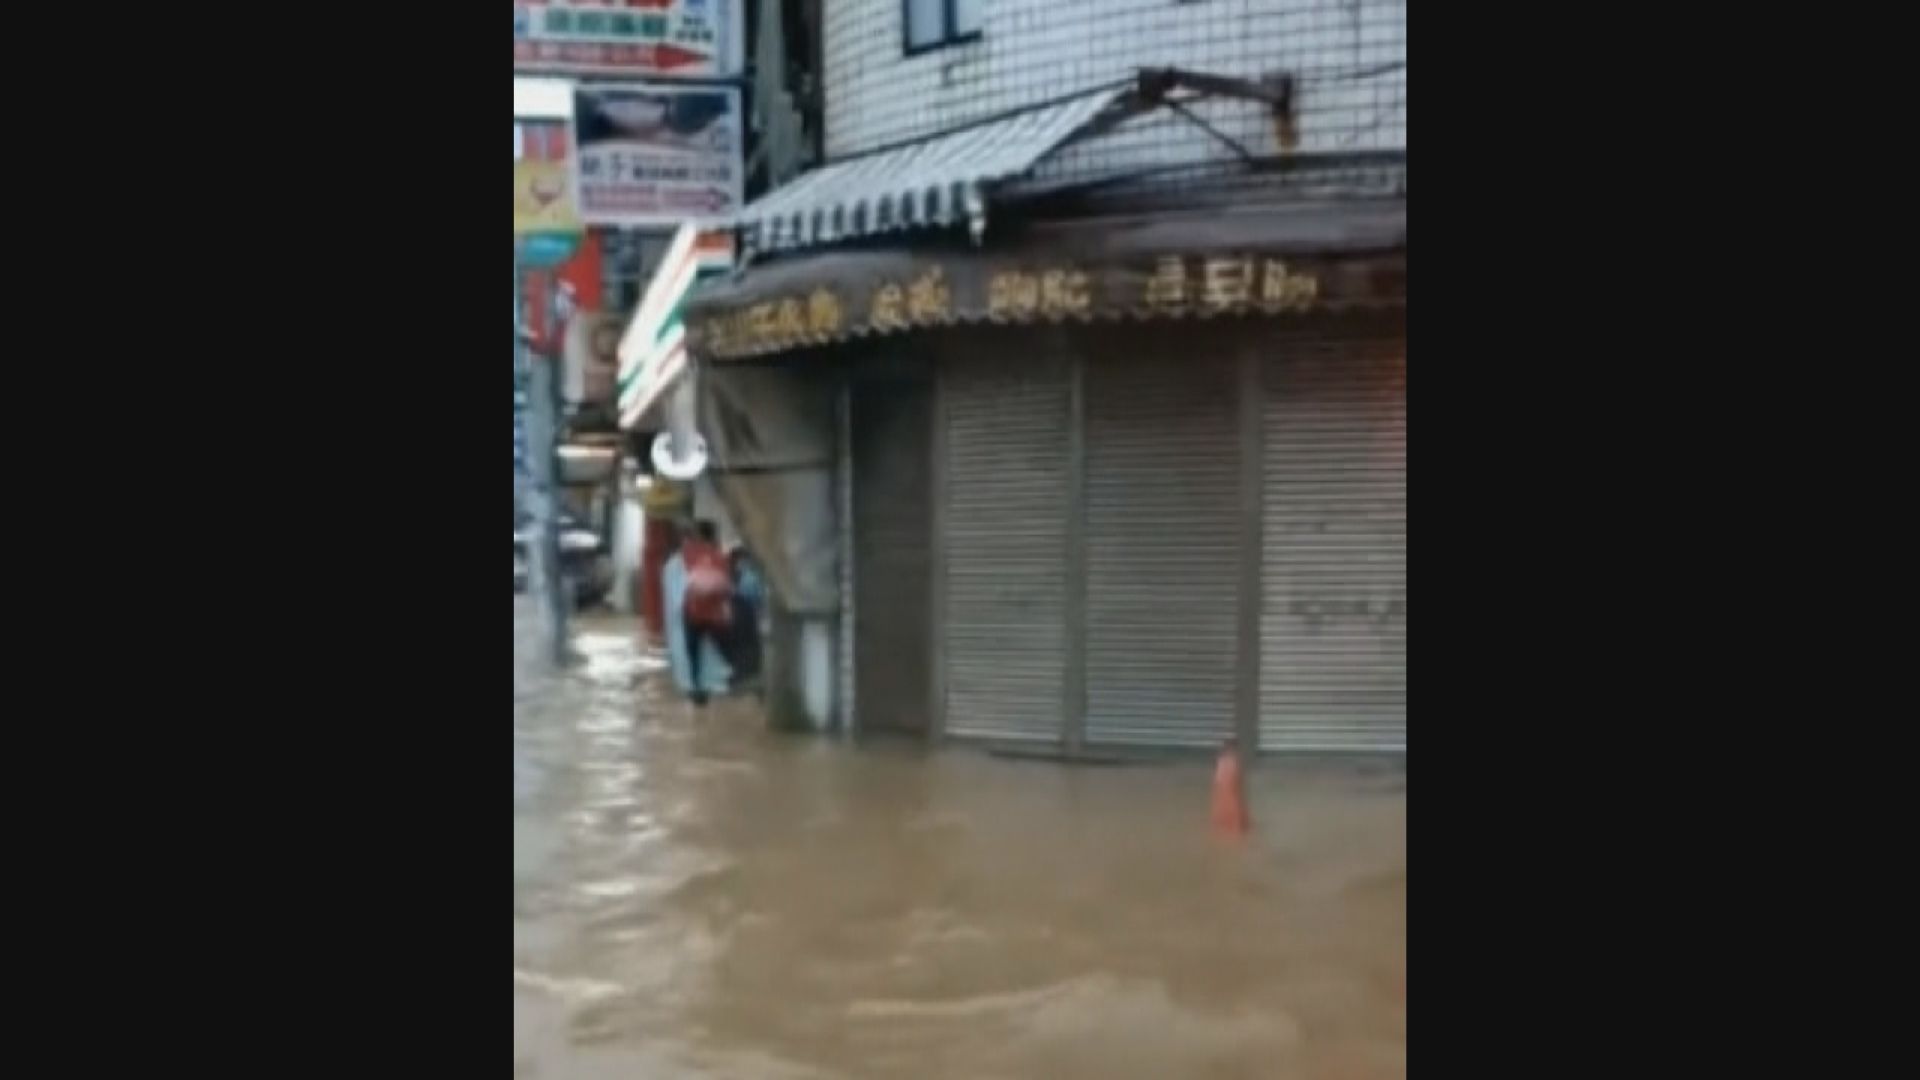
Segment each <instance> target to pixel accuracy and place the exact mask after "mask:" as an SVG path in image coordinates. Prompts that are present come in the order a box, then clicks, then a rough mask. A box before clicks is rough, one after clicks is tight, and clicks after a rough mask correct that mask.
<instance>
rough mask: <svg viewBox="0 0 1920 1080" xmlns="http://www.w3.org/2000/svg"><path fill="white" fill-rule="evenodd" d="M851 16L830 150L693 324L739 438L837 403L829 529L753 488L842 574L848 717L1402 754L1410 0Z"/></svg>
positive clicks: (1023, 5) (1005, 736) (781, 535)
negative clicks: (796, 522) (804, 528)
mask: <svg viewBox="0 0 1920 1080" xmlns="http://www.w3.org/2000/svg"><path fill="white" fill-rule="evenodd" d="M822 18H823V30H824V35H823V47H822V55H823V57H824V72H823V85H824V88H825V92H824V109H825V119H826V123H825V149H826V164H825V165H824V166H822V167H821V168H819V169H816V170H813V171H811V172H809V173H807V174H805V175H803V176H801V177H799V178H797V179H795V180H794V181H793V182H791V183H789V184H787V185H785V186H783V187H782V188H780V189H778V190H775V191H773V192H771V193H769V194H768V195H766V196H765V197H763V198H761V199H759V200H757V201H756V202H754V203H753V204H752V205H750V206H749V207H748V208H747V209H746V211H745V212H743V213H742V214H741V215H740V216H739V217H738V218H737V219H736V220H735V221H734V223H733V224H734V227H735V229H736V230H737V235H738V239H739V242H740V245H741V250H742V253H743V257H744V261H745V263H746V266H747V268H746V270H745V271H744V272H742V273H739V274H737V275H736V276H735V277H734V278H733V279H732V280H731V281H730V282H728V283H727V284H725V285H722V286H719V287H715V288H712V289H708V290H706V291H704V292H703V293H702V294H701V295H700V296H699V297H697V298H696V300H695V301H694V303H693V304H692V305H691V307H690V313H689V318H688V342H689V349H690V352H691V354H692V355H693V357H694V359H695V361H696V363H697V364H699V366H700V369H701V371H702V379H701V382H702V386H703V388H707V387H711V394H710V395H708V396H709V397H710V398H711V400H709V401H708V402H707V411H706V412H705V413H704V414H703V418H702V425H703V433H704V434H705V435H706V436H707V437H708V439H709V440H710V441H713V442H714V443H715V444H716V447H717V453H716V458H717V459H725V458H728V457H732V458H735V459H738V460H745V459H747V458H750V457H752V456H753V455H756V454H757V455H759V459H758V460H774V459H780V458H781V457H782V451H781V450H780V448H779V447H778V446H772V445H769V442H770V440H769V438H768V434H767V433H769V432H792V433H794V434H793V435H792V436H791V440H792V441H793V443H794V445H796V446H798V445H799V444H800V443H805V442H813V443H816V444H817V443H822V442H826V441H827V440H825V439H823V438H821V433H820V432H819V431H817V430H812V429H813V428H819V427H821V426H823V425H829V424H830V425H831V426H832V432H831V440H830V444H831V447H832V452H831V455H830V456H831V461H832V467H833V483H832V484H831V491H830V493H821V494H820V495H818V496H815V498H816V501H817V500H824V499H830V501H831V505H830V506H829V507H827V508H826V514H825V516H826V518H827V519H828V520H830V521H831V522H832V523H833V528H832V529H831V530H830V539H829V540H826V541H824V542H822V541H816V542H814V543H812V544H811V545H809V544H807V543H802V542H797V540H796V537H795V536H794V535H793V530H792V529H790V528H788V527H787V525H786V524H785V523H786V522H787V521H788V520H789V519H790V518H792V517H793V516H795V515H798V516H804V517H809V518H812V517H816V516H818V515H817V514H815V513H814V510H813V508H805V507H802V506H800V503H801V501H803V500H800V499H797V498H795V497H794V495H793V493H792V492H788V493H786V494H785V495H783V497H781V498H779V499H773V498H768V497H767V496H766V495H765V494H764V493H765V492H767V491H768V490H769V488H768V481H767V480H766V478H765V476H764V475H756V476H755V477H754V478H753V479H752V480H751V482H749V480H748V478H747V477H744V476H743V477H741V478H739V479H737V480H734V481H731V482H730V481H728V480H726V479H725V478H724V477H723V479H722V483H721V486H722V489H723V490H726V491H728V492H729V499H730V500H731V501H737V502H741V503H750V504H754V505H751V506H746V507H743V508H741V509H737V510H736V513H735V517H736V519H737V520H741V521H751V522H758V523H759V524H758V529H759V531H760V535H759V536H756V537H750V538H751V539H753V540H754V542H755V543H756V546H763V547H771V548H777V549H780V551H781V553H782V557H783V558H784V559H785V561H786V562H787V563H789V564H791V565H789V566H787V567H785V568H784V569H785V572H786V577H787V578H788V580H789V581H790V582H794V583H800V582H803V581H812V582H815V583H816V585H815V587H812V588H809V589H802V588H801V587H800V586H799V585H798V584H796V585H795V591H796V593H797V592H800V591H805V592H808V593H809V598H808V600H807V601H806V603H805V606H806V608H807V610H809V611H811V612H814V613H816V614H818V613H823V612H824V611H825V610H827V609H829V608H830V611H831V615H832V618H833V624H834V627H835V639H836V657H835V660H836V665H835V667H836V670H837V673H838V677H837V680H836V685H835V686H834V688H833V690H834V693H833V712H834V714H835V715H836V716H837V717H838V719H839V722H840V723H841V724H842V725H843V726H845V727H846V728H847V729H849V730H853V731H857V732H876V731H898V732H906V733H915V734H922V735H927V736H933V737H942V738H952V739H968V740H978V741H983V742H994V743H998V742H1020V743H1030V744H1044V745H1046V746H1051V747H1058V748H1060V749H1061V750H1062V751H1063V752H1065V753H1068V754H1091V753H1096V752H1100V751H1102V750H1105V749H1108V748H1112V749H1126V748H1183V747H1184V748H1206V747H1212V746H1216V745H1218V744H1219V742H1220V741H1221V740H1222V739H1224V738H1227V737H1229V736H1235V737H1238V738H1239V739H1240V741H1241V743H1242V745H1247V746H1253V747H1257V748H1259V749H1261V750H1264V751H1272V752H1386V753H1397V752H1402V751H1404V749H1405V746H1406V698H1405V687H1406V666H1405V655H1406V556H1405V551H1406V546H1405V545H1406V496H1405V492H1406V487H1405V483H1406V451H1405V446H1406V443H1405V432H1406V367H1405V329H1404V327H1405V320H1404V305H1405V243H1406V241H1405V221H1406V217H1405V184H1406V162H1405V140H1406V45H1405V42H1406V33H1405V25H1406V24H1405V5H1404V0H1400V2H1386V0H1317V2H1315V0H1197V2H1176V0H1060V2H1053V3H1048V2H1045V0H827V2H826V3H825V5H824V10H823V15H822ZM772 386H778V387H779V389H778V391H777V392H775V391H773V390H771V389H769V388H770V387H772ZM742 416H744V417H746V418H747V419H746V421H744V422H743V421H742V420H741V419H740V417H742ZM809 417H817V418H825V419H812V420H810V419H808V418H809ZM809 425H811V427H809ZM742 431H745V432H747V433H748V434H749V435H751V438H750V439H742V438H740V437H738V436H739V433H741V432H742ZM773 441H778V440H773ZM749 444H750V445H749ZM786 456H787V457H788V458H791V459H792V460H793V461H794V462H795V463H796V467H799V466H801V465H804V466H805V467H808V468H813V467H817V466H818V464H819V462H818V460H817V459H816V458H813V457H809V456H808V455H806V454H800V453H798V452H797V451H796V452H795V453H793V454H788V455H786ZM766 471H767V470H765V469H761V470H756V473H757V474H763V473H764V472H766ZM756 490H757V491H759V492H762V493H763V494H761V495H759V496H756V495H754V493H753V492H754V491H756ZM748 531H749V532H752V531H753V530H752V529H749V530H748ZM809 532H810V535H815V536H817V535H818V532H819V530H817V529H814V528H812V527H811V526H809ZM822 548H830V550H824V551H823V550H821V549H822ZM772 561H773V562H775V563H778V562H780V561H781V558H776V559H775V560H772ZM823 564H824V565H825V566H827V568H828V571H829V572H830V575H831V577H832V580H833V581H834V582H835V583H836V591H835V593H834V595H833V596H831V597H830V600H829V601H827V602H823V601H822V600H821V599H820V597H819V593H820V590H819V588H818V587H817V582H818V581H819V580H820V578H821V577H822V573H821V572H820V570H819V567H820V566H821V565H823ZM771 576H772V577H773V583H774V585H775V588H776V591H780V589H781V585H782V582H781V580H780V578H781V574H780V573H779V572H776V573H775V574H773V575H771Z"/></svg>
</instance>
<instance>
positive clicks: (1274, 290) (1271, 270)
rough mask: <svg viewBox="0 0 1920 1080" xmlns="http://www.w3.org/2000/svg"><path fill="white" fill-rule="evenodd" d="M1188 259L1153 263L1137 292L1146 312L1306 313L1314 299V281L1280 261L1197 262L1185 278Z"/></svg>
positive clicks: (1222, 259)
mask: <svg viewBox="0 0 1920 1080" xmlns="http://www.w3.org/2000/svg"><path fill="white" fill-rule="evenodd" d="M1188 271H1189V260H1187V259H1182V258H1179V257H1177V256H1168V257H1166V258H1163V259H1161V260H1160V261H1159V262H1158V263H1156V264H1154V268H1153V273H1152V275H1151V276H1149V277H1148V278H1147V283H1146V287H1145V289H1144V290H1142V295H1141V302H1142V304H1143V306H1144V307H1146V308H1147V310H1149V311H1156V312H1161V313H1165V314H1184V313H1187V312H1199V313H1203V314H1212V313H1216V312H1229V311H1246V310H1248V309H1249V308H1258V309H1259V310H1261V311H1267V312H1289V311H1306V310H1307V309H1309V308H1311V307H1313V305H1314V303H1315V302H1316V301H1318V300H1319V298H1320V279H1319V278H1317V277H1315V276H1314V275H1312V274H1308V273H1301V272H1297V271H1295V270H1293V269H1291V268H1289V267H1288V266H1287V264H1286V263H1285V262H1284V261H1282V260H1280V259H1254V258H1251V257H1248V256H1216V257H1213V258H1209V259H1203V260H1201V261H1200V272H1199V273H1198V274H1190V273H1189V272H1188Z"/></svg>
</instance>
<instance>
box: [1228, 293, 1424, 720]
mask: <svg viewBox="0 0 1920 1080" xmlns="http://www.w3.org/2000/svg"><path fill="white" fill-rule="evenodd" d="M1266 353H1267V361H1266V363H1265V365H1264V371H1263V376H1264V381H1265V384H1266V385H1265V403H1264V404H1265V414H1264V425H1263V427H1264V430H1263V431H1262V438H1263V440H1264V450H1263V456H1264V461H1263V490H1262V500H1263V512H1262V513H1263V523H1262V527H1263V531H1264V533H1265V537H1264V544H1263V547H1264V549H1265V562H1264V570H1263V576H1262V582H1261V588H1262V612H1261V667H1260V743H1261V749H1263V750H1269V751H1276V750H1277V751H1402V750H1404V749H1405V748H1406V741H1407V666H1406V662H1407V486H1406V485H1407V480H1406V477H1407V441H1406V348H1405V339H1404V337H1399V336H1395V335H1393V334H1392V333H1391V332H1390V331H1383V332H1381V333H1380V334H1378V335H1372V336H1365V335H1356V334H1353V332H1351V331H1349V332H1348V336H1346V337H1344V338H1321V339H1319V340H1314V339H1310V338H1300V339H1295V338H1286V339H1282V340H1279V341H1277V342H1275V343H1274V344H1273V346H1272V347H1271V348H1269V349H1267V350H1266Z"/></svg>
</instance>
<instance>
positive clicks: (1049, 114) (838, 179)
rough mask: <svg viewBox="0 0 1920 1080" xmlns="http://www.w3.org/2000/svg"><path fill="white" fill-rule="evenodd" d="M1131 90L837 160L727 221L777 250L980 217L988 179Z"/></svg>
mask: <svg viewBox="0 0 1920 1080" xmlns="http://www.w3.org/2000/svg"><path fill="white" fill-rule="evenodd" d="M1131 89H1132V86H1131V84H1127V85H1123V86H1113V87H1106V88H1102V89H1099V90H1094V91H1089V92H1088V93H1085V94H1081V95H1078V96H1076V97H1072V98H1068V99H1066V100H1064V101H1058V102H1054V103H1053V104H1050V105H1047V106H1044V107H1041V108H1038V109H1029V110H1026V111H1023V112H1020V113H1016V114H1013V115H1011V116H1006V117H1002V118H1000V119H997V120H990V121H987V122H984V123H980V124H975V125H973V126H971V127H967V128H963V129H961V130H959V131H954V132H951V133H949V134H946V135H941V136H939V137H937V138H932V139H928V140H925V141H922V142H916V143H911V144H909V145H906V146H901V147H896V148H894V149H891V150H882V151H878V152H876V153H871V154H866V155H864V156H861V157H857V158H852V159H849V160H846V161H841V162H838V163H835V164H832V165H827V166H825V167H823V168H820V169H816V170H814V171H813V172H810V173H808V174H806V175H805V176H802V177H800V178H799V179H797V180H795V181H793V182H792V183H790V184H788V185H786V186H785V187H782V188H780V189H778V190H776V191H774V192H772V193H771V194H768V195H767V196H765V197H764V198H762V199H760V200H758V201H756V202H754V203H752V204H751V205H749V206H747V207H746V208H745V209H743V210H742V211H740V213H739V214H737V215H735V217H734V218H733V219H732V221H731V223H730V224H731V225H732V226H733V227H734V228H735V229H737V230H739V231H740V235H741V239H742V240H743V241H744V242H745V245H746V246H747V247H749V248H751V249H753V250H755V251H760V252H775V251H784V250H789V249H792V248H800V247H810V246H812V245H816V244H825V243H831V242H833V241H836V240H848V239H854V238H858V237H862V236H871V235H875V234H878V233H886V232H897V231H902V230H906V229H923V228H932V227H940V226H950V225H955V224H959V223H961V222H965V221H970V220H971V221H974V222H983V221H984V217H983V215H984V213H985V210H986V189H987V188H988V186H989V185H991V184H993V183H995V182H997V181H1001V180H1009V179H1013V178H1015V177H1019V176H1023V175H1025V174H1026V173H1027V172H1028V171H1029V170H1031V169H1032V168H1033V167H1034V165H1035V164H1037V163H1038V162H1039V161H1040V159H1041V158H1044V157H1046V156H1047V154H1049V153H1051V152H1052V151H1053V150H1055V149H1057V148H1059V147H1060V146H1061V145H1062V144H1064V143H1066V142H1067V141H1068V140H1070V139H1072V138H1073V137H1074V136H1075V135H1077V134H1079V133H1080V132H1081V131H1083V130H1085V129H1086V128H1087V126H1088V125H1089V124H1090V123H1092V121H1093V120H1094V118H1096V117H1098V116H1099V115H1100V114H1101V111H1102V110H1104V109H1106V108H1107V107H1109V106H1111V105H1113V104H1114V103H1115V102H1116V101H1117V100H1118V99H1119V98H1120V97H1122V96H1123V95H1125V94H1127V93H1128V92H1129V91H1130V90H1131Z"/></svg>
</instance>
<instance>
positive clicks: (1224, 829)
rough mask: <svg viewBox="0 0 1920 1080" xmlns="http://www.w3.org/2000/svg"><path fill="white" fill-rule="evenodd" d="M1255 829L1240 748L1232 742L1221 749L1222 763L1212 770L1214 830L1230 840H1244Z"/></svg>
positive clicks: (1227, 742)
mask: <svg viewBox="0 0 1920 1080" xmlns="http://www.w3.org/2000/svg"><path fill="white" fill-rule="evenodd" d="M1252 829H1253V819H1252V818H1251V817H1249V816H1248V814H1247V785H1246V780H1245V778H1244V777H1243V776H1242V775H1241V772H1240V748H1239V746H1238V745H1237V744H1236V743H1235V741H1234V740H1233V739H1228V740H1227V741H1226V742H1225V743H1224V744H1223V745H1222V746H1221V747H1220V760H1219V761H1218V763H1216V764H1215V765H1214V767H1213V830H1214V831H1215V832H1217V833H1222V834H1224V835H1227V836H1244V835H1246V834H1247V833H1248V832H1249V831H1251V830H1252Z"/></svg>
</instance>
